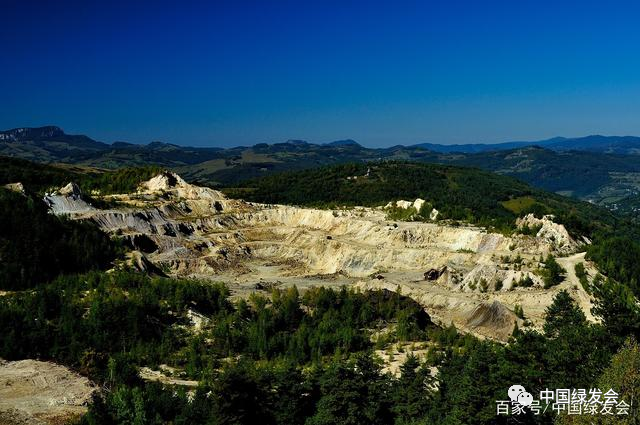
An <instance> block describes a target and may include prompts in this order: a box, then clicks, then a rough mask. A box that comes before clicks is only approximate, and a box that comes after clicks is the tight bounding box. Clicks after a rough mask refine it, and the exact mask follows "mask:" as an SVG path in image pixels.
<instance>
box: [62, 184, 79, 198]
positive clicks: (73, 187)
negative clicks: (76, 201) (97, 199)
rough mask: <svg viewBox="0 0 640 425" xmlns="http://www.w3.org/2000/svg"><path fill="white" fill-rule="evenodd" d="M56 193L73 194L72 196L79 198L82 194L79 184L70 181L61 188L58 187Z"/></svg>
mask: <svg viewBox="0 0 640 425" xmlns="http://www.w3.org/2000/svg"><path fill="white" fill-rule="evenodd" d="M58 194H59V195H62V196H73V197H77V198H80V197H81V196H82V191H81V190H80V186H78V185H77V184H75V183H73V182H71V183H69V184H68V185H66V186H65V187H63V188H62V189H60V190H59V191H58Z"/></svg>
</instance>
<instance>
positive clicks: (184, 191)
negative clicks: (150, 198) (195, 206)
mask: <svg viewBox="0 0 640 425" xmlns="http://www.w3.org/2000/svg"><path fill="white" fill-rule="evenodd" d="M138 192H139V193H148V194H157V193H163V192H164V193H169V194H171V195H174V196H175V197H177V198H181V199H188V200H209V201H216V200H217V201H222V200H226V199H227V198H226V196H224V194H223V193H222V192H220V191H217V190H214V189H210V188H208V187H201V186H195V185H192V184H189V183H187V182H186V181H185V180H184V179H183V178H182V177H180V176H179V175H178V174H176V173H172V172H169V171H165V172H162V173H160V174H158V175H157V176H155V177H153V178H152V179H151V180H148V181H146V182H144V183H141V184H140V187H139V189H138Z"/></svg>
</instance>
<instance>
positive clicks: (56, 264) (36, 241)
mask: <svg viewBox="0 0 640 425" xmlns="http://www.w3.org/2000/svg"><path fill="white" fill-rule="evenodd" d="M0 229H2V230H1V231H0V260H1V261H2V267H0V290H3V289H4V290H7V289H11V290H15V289H25V288H30V287H33V286H35V285H37V284H39V283H45V282H48V281H50V280H51V279H53V278H55V277H56V276H58V275H60V274H64V273H77V272H81V271H87V270H93V269H105V268H108V267H109V266H110V264H111V262H112V261H113V260H114V259H115V258H116V257H117V255H118V254H119V253H120V252H121V248H120V246H119V244H118V242H117V241H113V240H111V239H110V238H109V237H108V236H107V235H105V234H104V233H103V232H101V231H100V230H99V229H98V228H97V227H96V226H95V225H93V224H91V223H84V222H78V221H72V220H67V219H65V218H60V217H56V216H54V215H52V214H49V212H48V209H47V207H46V205H45V203H44V202H42V201H41V200H40V199H38V198H37V197H32V196H29V195H26V194H20V193H15V192H12V191H10V190H7V189H3V188H0Z"/></svg>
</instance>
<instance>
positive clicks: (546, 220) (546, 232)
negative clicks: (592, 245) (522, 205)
mask: <svg viewBox="0 0 640 425" xmlns="http://www.w3.org/2000/svg"><path fill="white" fill-rule="evenodd" d="M554 218H555V217H554V216H553V215H550V214H549V215H545V216H544V217H542V218H537V217H536V216H535V215H534V214H527V215H526V216H524V217H522V218H519V219H517V220H516V225H517V226H518V228H520V229H521V228H523V227H525V226H527V227H530V228H532V227H540V230H539V231H538V233H537V234H536V237H538V238H542V239H545V240H547V241H549V242H550V243H552V244H553V245H554V246H555V248H556V249H557V250H559V251H562V252H572V251H575V250H576V248H577V246H578V244H577V243H576V241H575V240H574V239H573V238H572V237H571V235H569V232H568V231H567V229H566V228H565V227H564V226H563V225H562V224H558V223H555V222H554V221H553V220H554Z"/></svg>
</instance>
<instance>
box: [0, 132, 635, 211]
mask: <svg viewBox="0 0 640 425" xmlns="http://www.w3.org/2000/svg"><path fill="white" fill-rule="evenodd" d="M639 140H640V138H636V137H606V136H588V137H583V138H560V137H558V138H554V139H549V140H544V141H539V142H511V143H502V144H494V145H481V144H475V145H437V144H419V145H413V146H402V145H397V146H393V147H389V148H377V149H373V148H367V147H364V146H361V145H360V144H358V143H357V142H356V141H354V140H339V141H335V142H330V143H325V144H313V143H308V142H305V141H302V140H289V141H286V142H283V143H274V144H267V143H258V144H255V145H253V146H239V147H234V148H226V149H222V148H202V147H186V146H178V145H174V144H169V143H161V142H153V143H149V144H146V145H137V144H131V143H125V142H116V143H113V144H106V143H102V142H99V141H95V140H93V139H91V138H89V137H87V136H82V135H68V134H66V133H65V132H64V131H63V130H62V129H60V128H58V127H54V126H48V127H40V128H18V129H13V130H8V131H3V132H0V155H4V156H9V157H16V158H23V159H29V160H32V161H37V162H44V163H68V164H75V165H79V166H88V167H97V168H105V169H115V168H120V167H131V166H145V165H150V164H153V165H157V166H161V167H166V168H170V169H172V170H175V171H177V172H178V173H180V174H181V175H183V176H184V177H185V178H187V179H188V180H189V181H192V182H197V183H200V184H206V185H210V186H216V187H229V186H238V185H240V184H241V182H242V181H244V180H248V179H256V178H259V177H263V176H268V175H271V174H275V173H279V172H286V171H296V170H304V169H309V168H315V167H320V166H324V165H332V164H343V163H352V162H362V163H364V162H370V161H379V160H394V161H395V160H403V161H404V160H406V161H415V162H426V163H441V164H451V165H464V166H472V167H478V168H482V169H485V170H488V171H492V172H496V173H499V174H504V175H508V176H511V177H516V178H518V179H520V180H522V181H524V182H526V183H529V184H531V185H533V186H535V187H538V188H542V189H545V190H549V191H553V192H557V193H561V194H563V195H567V196H573V197H576V198H579V199H583V200H588V201H590V202H593V203H596V204H599V205H605V206H607V207H609V208H611V209H614V210H619V211H624V212H631V213H637V211H638V210H640V202H638V201H637V199H638V194H640V161H638V156H637V155H635V153H637V148H636V146H637V145H638V141H639Z"/></svg>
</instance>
